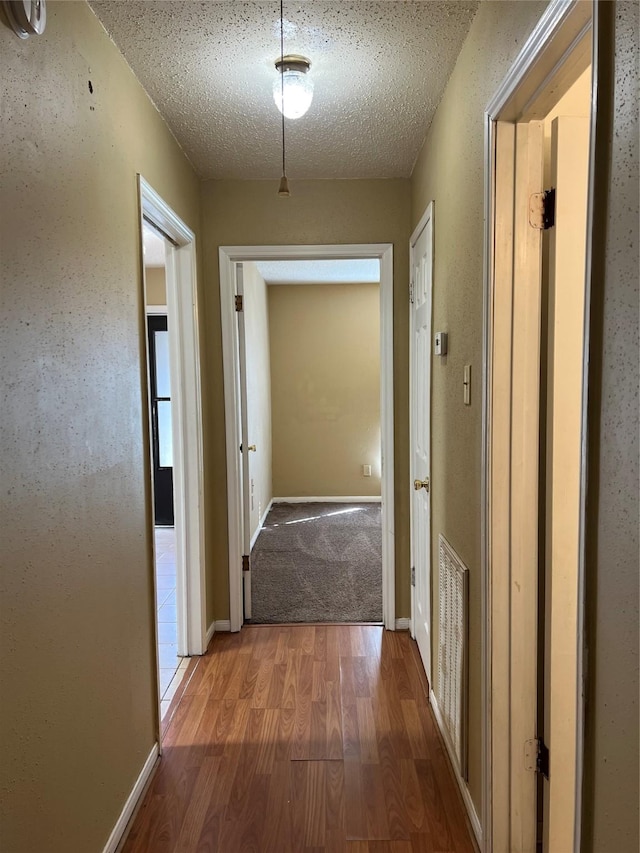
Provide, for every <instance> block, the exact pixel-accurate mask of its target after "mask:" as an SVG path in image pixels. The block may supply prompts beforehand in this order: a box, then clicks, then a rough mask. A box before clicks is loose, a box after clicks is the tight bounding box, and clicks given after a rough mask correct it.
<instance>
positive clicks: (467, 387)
mask: <svg viewBox="0 0 640 853" xmlns="http://www.w3.org/2000/svg"><path fill="white" fill-rule="evenodd" d="M462 388H463V399H464V404H465V406H470V405H471V365H470V364H465V366H464V371H463V374H462Z"/></svg>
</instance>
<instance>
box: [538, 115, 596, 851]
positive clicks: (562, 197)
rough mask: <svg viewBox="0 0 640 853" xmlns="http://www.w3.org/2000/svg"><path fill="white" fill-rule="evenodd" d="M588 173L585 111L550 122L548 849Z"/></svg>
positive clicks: (570, 799)
mask: <svg viewBox="0 0 640 853" xmlns="http://www.w3.org/2000/svg"><path fill="white" fill-rule="evenodd" d="M588 180H589V119H587V118H579V117H573V116H571V117H559V118H556V119H555V120H554V122H553V124H552V135H551V185H552V186H553V187H554V188H555V191H556V201H555V206H556V207H555V225H554V227H553V228H552V229H551V230H550V231H549V237H550V244H549V320H548V329H549V333H548V335H549V337H548V360H547V365H548V367H547V377H548V379H547V501H546V504H547V526H546V529H547V542H546V599H547V601H546V615H545V619H546V622H547V624H546V637H547V643H546V647H545V659H546V660H545V722H544V728H545V731H544V736H545V742H546V744H547V746H548V747H549V778H548V779H545V780H544V789H545V839H544V850H547V851H550V853H553V851H555V850H573V849H574V828H575V818H576V791H577V785H578V775H577V751H576V746H577V734H578V728H579V726H578V703H579V700H578V696H579V694H580V689H579V684H578V643H579V642H580V637H579V636H578V623H579V618H578V600H579V599H578V591H579V590H578V573H579V560H580V477H581V443H582V388H583V375H582V370H583V347H584V308H585V277H586V269H585V255H586V234H587V195H588Z"/></svg>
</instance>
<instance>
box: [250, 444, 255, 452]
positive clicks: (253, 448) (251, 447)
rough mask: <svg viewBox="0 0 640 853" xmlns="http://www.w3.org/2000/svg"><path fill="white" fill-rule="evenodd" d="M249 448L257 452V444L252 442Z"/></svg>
mask: <svg viewBox="0 0 640 853" xmlns="http://www.w3.org/2000/svg"><path fill="white" fill-rule="evenodd" d="M249 450H253V452H254V453H255V452H256V446H255V444H250V445H249Z"/></svg>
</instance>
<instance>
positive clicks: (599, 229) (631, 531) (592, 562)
mask: <svg viewBox="0 0 640 853" xmlns="http://www.w3.org/2000/svg"><path fill="white" fill-rule="evenodd" d="M638 12H639V6H638V4H637V3H636V2H625V3H616V4H614V3H600V4H599V15H600V40H599V41H600V45H599V62H600V78H599V82H598V91H599V93H600V94H599V97H600V98H601V101H600V105H599V119H598V131H597V136H596V163H597V172H596V200H595V201H596V203H595V222H594V231H595V233H596V234H597V235H602V239H601V240H598V241H597V242H596V243H595V244H594V255H593V283H592V300H593V301H592V314H591V316H592V324H591V335H592V346H591V371H590V376H589V381H590V392H589V410H590V411H589V492H588V498H587V500H588V506H587V512H588V516H587V526H586V530H587V578H586V583H587V588H586V597H587V646H588V650H589V651H588V657H587V662H588V681H587V691H588V692H587V707H586V743H585V787H584V804H583V831H584V836H583V845H582V849H583V851H585V853H586V851H589V853H636V851H637V850H638V849H640V839H639V837H638V835H639V833H638V825H639V821H638V803H639V801H640V797H639V791H638V756H639V755H640V749H639V744H638V732H639V720H638V640H639V637H638V619H639V612H638V589H639V584H640V565H639V550H638V518H639V516H640V512H639V509H640V508H639V505H638V481H639V475H640V471H639V465H638V456H639V448H638V384H639V378H640V377H639V376H638V364H639V350H638V316H639V313H640V310H639V309H640V304H639V298H638V216H639V209H638V180H639V177H640V175H639V168H638V97H637V96H638V24H639V21H638ZM614 39H615V41H614ZM614 44H615V60H614ZM614 81H615V89H616V93H615V98H611V92H612V90H613V86H612V83H613V82H614ZM609 182H610V183H609Z"/></svg>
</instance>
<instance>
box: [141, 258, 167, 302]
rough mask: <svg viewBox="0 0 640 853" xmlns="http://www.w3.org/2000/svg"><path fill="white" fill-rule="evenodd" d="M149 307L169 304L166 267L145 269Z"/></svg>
mask: <svg viewBox="0 0 640 853" xmlns="http://www.w3.org/2000/svg"><path fill="white" fill-rule="evenodd" d="M144 276H145V288H146V296H147V305H166V304H167V282H166V276H165V270H164V267H145V268H144Z"/></svg>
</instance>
